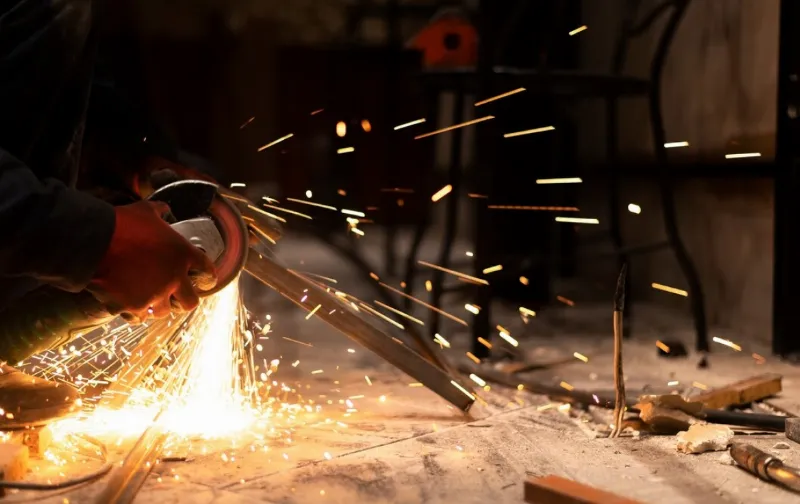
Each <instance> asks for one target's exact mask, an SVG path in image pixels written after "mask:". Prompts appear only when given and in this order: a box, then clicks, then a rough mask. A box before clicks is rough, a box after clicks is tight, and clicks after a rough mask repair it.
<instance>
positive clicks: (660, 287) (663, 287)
mask: <svg viewBox="0 0 800 504" xmlns="http://www.w3.org/2000/svg"><path fill="white" fill-rule="evenodd" d="M650 285H651V286H652V287H653V288H654V289H656V290H660V291H664V292H669V293H670V294H677V295H679V296H684V297H686V296H688V295H689V293H688V292H686V291H685V290H683V289H676V288H675V287H670V286H668V285H662V284H660V283H655V282H654V283H652V284H650Z"/></svg>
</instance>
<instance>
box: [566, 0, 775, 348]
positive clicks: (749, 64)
mask: <svg viewBox="0 0 800 504" xmlns="http://www.w3.org/2000/svg"><path fill="white" fill-rule="evenodd" d="M654 3H655V2H654V1H651V0H645V2H644V4H646V5H653V4H654ZM621 4H622V2H621V1H619V0H603V1H600V2H598V1H595V0H587V1H585V2H584V19H585V23H586V24H587V25H588V26H589V30H587V31H586V32H584V33H582V34H581V36H582V37H584V39H583V59H584V62H585V65H586V66H587V67H589V68H593V69H596V70H602V69H603V68H608V66H609V62H610V55H611V51H612V39H613V33H614V31H615V30H616V29H617V27H618V25H619V20H620V13H621ZM778 11H779V1H778V0H694V1H692V2H691V5H690V7H689V8H688V10H687V13H686V17H685V19H684V20H683V23H682V24H681V26H680V28H679V30H678V33H677V35H676V39H675V42H674V45H673V49H672V52H671V54H670V56H669V58H668V61H667V64H666V67H665V71H664V78H663V86H664V91H663V101H662V105H663V110H664V119H665V126H666V131H667V136H668V140H669V141H688V142H689V144H690V147H689V148H688V149H686V152H685V153H682V154H685V155H686V154H688V155H690V156H696V157H698V158H703V159H711V160H717V159H719V160H721V161H722V162H725V161H724V154H725V153H731V152H752V151H757V152H761V153H762V155H763V157H764V158H767V159H769V158H771V157H772V156H773V155H774V138H775V124H776V115H775V114H776V101H777V89H776V86H777V84H776V82H777V64H778ZM656 31H657V30H656ZM653 42H654V38H653V37H652V36H651V37H648V38H645V39H644V40H642V41H641V42H640V43H639V44H638V45H637V46H635V48H634V50H633V52H632V54H631V58H630V59H629V63H628V65H627V68H628V70H629V72H632V73H633V74H635V75H640V76H646V75H647V73H648V65H649V57H650V53H651V50H652V48H653ZM621 110H622V113H621V118H622V119H621V121H622V123H621V128H622V135H621V141H622V149H623V152H624V153H625V154H626V155H630V156H636V157H639V156H641V155H643V154H644V155H651V152H652V141H651V138H650V134H649V129H648V127H647V124H648V122H647V121H648V115H647V109H646V104H645V103H644V102H643V101H641V100H640V101H638V102H637V101H636V100H631V101H629V102H626V103H623V104H622V106H621ZM580 117H581V119H580V126H581V128H582V132H583V135H582V144H583V152H584V155H585V156H586V157H590V158H597V157H598V156H600V155H601V153H602V150H601V147H602V142H603V136H602V135H598V134H597V131H602V129H603V125H602V119H603V116H602V106H601V105H592V106H589V107H587V108H586V109H584V110H582V111H581V115H580ZM734 162H735V161H734ZM585 193H586V194H587V195H589V196H586V197H585V199H584V205H583V206H584V208H585V209H589V208H595V209H596V211H600V208H601V207H602V206H603V203H604V202H603V201H601V200H602V197H598V196H597V194H598V193H596V192H592V191H588V190H587V191H585ZM772 198H773V193H772V183H771V181H770V180H769V179H759V180H739V181H737V180H729V179H728V180H726V179H724V178H714V179H707V180H697V179H695V180H691V181H685V182H680V183H679V184H678V188H677V204H678V207H679V222H680V224H679V225H680V229H681V232H682V235H683V236H684V239H685V241H686V245H687V247H688V249H689V252H690V254H691V256H692V257H693V258H694V260H695V263H696V265H697V268H698V269H699V270H700V276H701V279H702V282H703V287H704V290H705V296H706V308H707V311H708V314H709V322H710V323H711V324H713V325H716V326H722V327H727V328H733V329H736V330H738V331H739V332H740V333H741V334H742V335H744V336H746V337H752V338H757V339H761V340H768V339H769V338H770V337H771V306H772V245H773V240H772V235H773V230H772V227H773V218H772ZM623 201H624V202H625V205H626V206H627V203H628V202H632V203H637V204H639V205H640V206H641V207H642V213H641V214H640V215H634V214H627V215H626V216H625V218H624V222H623V227H624V234H625V239H626V241H627V242H628V243H629V244H640V243H647V242H651V241H657V240H659V239H660V238H661V237H663V236H664V235H663V226H662V225H661V213H660V203H659V199H658V195H657V191H656V188H655V187H654V185H653V184H652V183H648V182H646V181H642V180H639V181H635V180H632V181H630V183H629V184H628V185H627V186H626V187H625V189H624V191H623ZM633 270H634V275H635V276H634V279H635V281H636V284H638V287H639V288H638V289H637V292H638V293H640V294H639V296H641V297H644V298H646V299H652V300H658V301H659V302H664V303H674V304H675V305H676V306H685V307H686V309H687V310H688V303H687V302H686V300H685V299H683V298H680V297H679V296H671V295H669V294H663V293H661V292H658V291H654V290H652V289H650V288H649V284H650V283H651V282H659V283H662V284H667V285H672V286H675V287H679V288H685V287H686V283H685V281H684V279H683V278H682V276H681V274H680V272H679V270H678V268H677V264H676V262H675V260H674V257H672V256H671V254H669V253H668V252H659V253H655V254H650V255H648V256H641V257H639V258H638V259H637V260H636V261H635V264H634V268H633ZM639 296H637V297H639ZM641 297H640V298H641Z"/></svg>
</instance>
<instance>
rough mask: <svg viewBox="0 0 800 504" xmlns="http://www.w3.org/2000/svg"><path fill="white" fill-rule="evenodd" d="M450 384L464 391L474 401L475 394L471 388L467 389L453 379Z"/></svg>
mask: <svg viewBox="0 0 800 504" xmlns="http://www.w3.org/2000/svg"><path fill="white" fill-rule="evenodd" d="M478 362H479V363H480V361H478ZM450 384H451V385H453V386H454V387H455V388H457V389H458V390H460V391H461V392H463V393H464V395H465V396H467V397H469V398H470V399H472V400H473V401H474V400H475V396H474V395H472V394H471V393H470V391H469V390H467V389H465V388H464V387H462V386H461V385H459V383H458V382H457V381H454V380H451V381H450Z"/></svg>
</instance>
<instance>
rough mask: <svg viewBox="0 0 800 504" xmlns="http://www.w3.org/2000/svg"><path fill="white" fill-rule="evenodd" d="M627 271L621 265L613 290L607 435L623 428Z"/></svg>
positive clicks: (626, 266)
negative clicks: (611, 396)
mask: <svg viewBox="0 0 800 504" xmlns="http://www.w3.org/2000/svg"><path fill="white" fill-rule="evenodd" d="M627 273H628V264H627V263H625V264H623V265H622V270H621V271H620V272H619V278H618V279H617V289H616V291H615V292H614V322H613V323H614V391H615V397H614V414H613V418H614V426H613V427H612V429H611V433H610V434H609V437H612V438H615V437H619V435H620V434H621V433H622V429H623V428H624V426H623V422H624V419H625V409H626V405H625V376H624V374H623V372H622V336H623V334H622V331H623V318H622V313H623V311H624V310H625V277H626V275H627Z"/></svg>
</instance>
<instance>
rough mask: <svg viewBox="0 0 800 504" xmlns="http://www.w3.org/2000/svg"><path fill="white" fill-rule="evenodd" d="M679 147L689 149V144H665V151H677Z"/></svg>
mask: <svg viewBox="0 0 800 504" xmlns="http://www.w3.org/2000/svg"><path fill="white" fill-rule="evenodd" d="M678 147H689V142H667V143H665V144H664V148H665V149H676V148H678Z"/></svg>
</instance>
